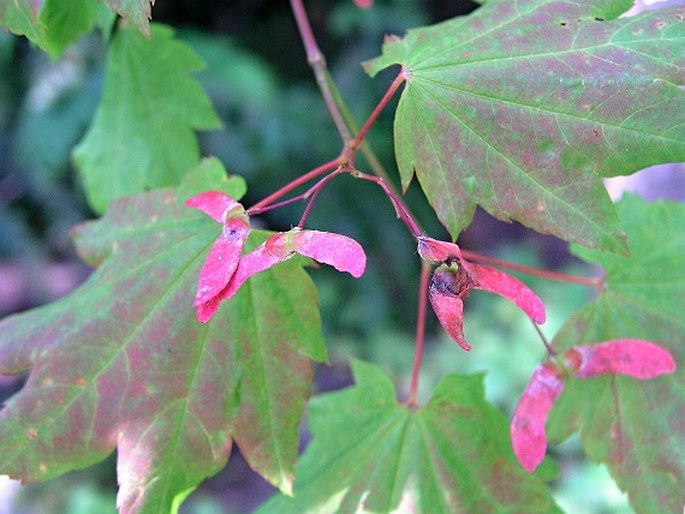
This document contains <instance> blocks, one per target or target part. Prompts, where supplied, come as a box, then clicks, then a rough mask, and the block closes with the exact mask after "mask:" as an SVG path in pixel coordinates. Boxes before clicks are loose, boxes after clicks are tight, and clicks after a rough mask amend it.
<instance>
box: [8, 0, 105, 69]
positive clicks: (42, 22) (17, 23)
mask: <svg viewBox="0 0 685 514" xmlns="http://www.w3.org/2000/svg"><path fill="white" fill-rule="evenodd" d="M113 20H114V14H113V13H112V11H110V10H109V9H108V8H107V6H105V5H104V4H102V3H100V2H84V1H82V0H42V1H41V0H39V1H35V0H9V1H8V0H2V1H0V27H5V28H7V29H8V30H9V31H10V32H12V33H14V34H17V35H20V36H21V35H23V36H26V38H27V39H29V40H30V41H31V42H32V43H34V44H35V45H36V46H38V47H39V48H41V49H42V50H44V51H45V52H47V53H48V54H49V55H50V57H52V58H53V59H56V58H57V57H59V56H60V54H61V53H62V51H63V50H64V49H65V48H66V47H67V46H69V45H70V44H72V43H74V42H75V41H76V40H77V39H78V38H79V36H81V35H82V34H84V33H88V32H90V31H91V30H93V28H94V27H95V26H100V27H101V28H102V29H105V31H106V30H107V28H108V27H109V26H111V24H112V21H113Z"/></svg>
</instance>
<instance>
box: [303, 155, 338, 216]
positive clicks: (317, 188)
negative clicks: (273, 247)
mask: <svg viewBox="0 0 685 514" xmlns="http://www.w3.org/2000/svg"><path fill="white" fill-rule="evenodd" d="M342 172H343V168H338V169H337V170H335V171H333V172H332V173H329V174H328V175H326V176H325V177H324V178H322V179H321V180H319V181H318V182H317V183H316V184H314V185H313V186H312V187H310V188H309V190H307V192H306V193H304V194H303V195H302V199H306V198H309V197H311V198H309V202H308V203H307V206H306V207H305V209H304V212H303V213H302V217H301V218H300V222H299V223H298V224H297V226H298V227H300V228H302V227H303V226H304V224H305V222H306V221H307V217H308V216H309V212H310V211H311V210H312V206H313V205H314V201H315V200H316V198H317V197H318V196H319V193H320V192H321V190H322V189H323V186H325V185H326V184H327V183H328V182H330V181H331V180H332V179H333V178H334V177H337V176H338V175H340V173H342Z"/></svg>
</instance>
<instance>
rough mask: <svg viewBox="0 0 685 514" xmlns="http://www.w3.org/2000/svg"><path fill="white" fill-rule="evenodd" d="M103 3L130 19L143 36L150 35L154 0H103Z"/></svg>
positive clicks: (148, 36)
mask: <svg viewBox="0 0 685 514" xmlns="http://www.w3.org/2000/svg"><path fill="white" fill-rule="evenodd" d="M105 3H106V4H107V5H109V7H110V9H112V10H113V11H114V12H115V13H117V14H119V15H120V16H121V17H123V18H124V19H128V20H131V22H132V23H133V24H134V25H135V26H136V27H137V28H138V30H140V32H141V33H142V34H143V35H145V37H147V38H150V37H152V34H151V33H150V19H151V18H152V9H151V7H152V6H153V5H155V0H105Z"/></svg>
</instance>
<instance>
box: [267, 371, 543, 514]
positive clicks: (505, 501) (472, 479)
mask: <svg viewBox="0 0 685 514" xmlns="http://www.w3.org/2000/svg"><path fill="white" fill-rule="evenodd" d="M353 373H354V377H355V381H356V385H355V386H354V387H352V388H349V389H347V390H343V391H339V392H335V393H329V394H325V395H322V396H320V397H316V398H314V399H312V400H311V401H310V404H309V408H308V411H309V426H310V429H311V431H312V434H313V441H312V443H311V444H310V446H309V448H307V450H306V452H305V453H304V455H303V456H302V457H301V458H300V461H299V462H298V465H297V481H296V482H295V491H294V497H292V498H289V497H285V496H279V497H277V498H275V499H273V500H272V501H270V502H269V503H267V504H266V505H264V506H263V507H262V509H261V510H260V511H259V512H264V513H266V512H268V513H271V512H273V513H278V514H288V513H294V514H303V513H320V512H327V513H334V512H335V513H348V512H377V513H379V512H425V513H431V514H440V513H450V514H452V513H456V512H479V513H480V512H483V513H484V512H529V513H532V512H540V513H542V512H544V513H550V512H556V511H557V509H556V507H555V506H554V504H553V503H552V500H551V499H550V496H549V492H548V489H547V487H546V486H545V485H544V483H543V482H541V481H540V480H539V479H538V478H537V477H535V476H533V475H529V474H527V473H526V472H525V471H523V469H522V468H521V466H520V465H519V464H518V462H517V461H516V460H515V458H514V456H513V453H512V450H511V444H510V442H509V429H508V424H507V423H508V422H507V420H506V419H505V417H504V416H503V415H502V414H501V413H500V412H499V411H497V410H496V409H495V408H494V407H492V406H491V405H489V404H488V403H487V402H486V401H485V399H484V391H483V385H482V376H457V375H449V376H446V377H444V378H443V379H442V381H441V382H440V384H439V385H438V387H437V388H436V390H435V391H434V393H433V397H432V398H431V400H430V401H429V402H428V404H427V405H425V406H423V407H420V408H408V407H406V406H404V405H401V404H399V403H398V402H397V400H396V399H395V390H394V387H393V384H392V382H391V381H390V379H389V378H388V377H387V376H386V375H384V374H383V372H382V371H381V370H379V369H378V368H376V367H375V366H372V365H371V364H365V363H361V362H355V363H354V364H353Z"/></svg>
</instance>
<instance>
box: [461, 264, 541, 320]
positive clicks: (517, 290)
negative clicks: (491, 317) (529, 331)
mask: <svg viewBox="0 0 685 514" xmlns="http://www.w3.org/2000/svg"><path fill="white" fill-rule="evenodd" d="M471 269H472V270H473V272H474V273H475V275H476V276H475V279H476V284H477V285H475V286H474V289H482V290H483V291H489V292H491V293H495V294H497V295H499V296H502V297H504V298H506V299H507V300H509V301H511V302H513V303H515V304H516V306H517V307H518V308H519V309H521V310H522V311H523V312H525V313H526V314H527V315H528V317H529V318H530V319H532V320H533V321H534V322H535V323H538V324H542V323H544V322H545V319H546V317H547V315H546V313H545V304H544V303H542V300H540V298H539V297H538V295H536V294H535V293H534V292H533V291H532V290H530V289H529V288H528V286H526V285H525V284H524V283H523V282H521V281H520V280H517V279H515V278H514V277H512V276H511V275H508V274H506V273H504V272H503V271H500V270H498V269H495V268H490V267H488V266H482V265H480V264H471Z"/></svg>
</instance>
